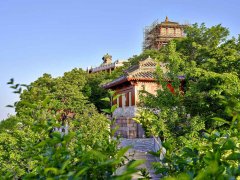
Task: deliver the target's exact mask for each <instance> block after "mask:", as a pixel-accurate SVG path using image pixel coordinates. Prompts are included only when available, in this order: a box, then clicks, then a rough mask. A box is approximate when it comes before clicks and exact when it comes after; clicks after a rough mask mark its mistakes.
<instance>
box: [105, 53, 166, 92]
mask: <svg viewBox="0 0 240 180" xmlns="http://www.w3.org/2000/svg"><path fill="white" fill-rule="evenodd" d="M156 66H157V62H156V61H155V60H154V59H152V58H150V57H148V58H147V59H145V60H143V61H140V62H139V63H138V64H137V65H134V66H131V67H130V68H128V69H127V70H125V72H124V75H123V76H121V77H119V78H117V79H115V80H113V81H111V82H109V83H107V84H104V85H103V87H104V88H106V89H108V88H111V87H114V86H117V85H119V84H122V83H124V82H127V81H135V80H137V81H155V77H154V76H155V75H154V72H155V70H156ZM160 66H161V67H164V66H165V64H163V63H161V64H160Z"/></svg>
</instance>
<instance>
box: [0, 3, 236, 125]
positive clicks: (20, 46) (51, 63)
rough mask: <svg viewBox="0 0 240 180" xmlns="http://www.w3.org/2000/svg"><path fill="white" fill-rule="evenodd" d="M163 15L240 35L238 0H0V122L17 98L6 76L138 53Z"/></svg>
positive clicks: (23, 78)
mask: <svg viewBox="0 0 240 180" xmlns="http://www.w3.org/2000/svg"><path fill="white" fill-rule="evenodd" d="M166 15H167V16H168V17H169V19H170V20H172V21H177V22H180V23H185V22H188V23H195V22H197V23H202V22H205V23H206V25H207V26H212V25H216V24H222V25H223V26H225V27H228V28H229V30H230V32H231V36H235V37H236V36H237V35H238V34H239V33H240V30H239V28H240V1H239V0H228V1H226V0H201V1H196V0H164V1H163V0H1V1H0V67H1V71H0V120H1V119H4V118H6V117H7V114H9V113H10V114H11V113H13V112H14V111H13V110H12V109H9V108H5V106H6V105H7V104H12V103H13V102H14V101H16V100H17V99H18V97H17V96H16V95H15V94H13V93H11V89H9V88H8V86H7V85H6V82H7V81H8V80H9V79H10V78H12V77H13V78H14V79H15V80H16V81H17V82H20V83H27V84H29V83H30V82H32V81H34V80H36V79H37V78H38V77H40V76H41V75H42V74H43V73H49V74H52V76H54V77H56V76H61V75H62V74H63V73H64V72H66V71H70V70H71V69H72V68H74V67H81V68H83V69H85V68H86V67H87V66H91V65H95V66H97V65H99V64H100V63H101V58H102V56H103V55H104V54H105V53H109V54H111V55H112V56H113V59H114V60H116V59H127V58H129V57H131V56H132V55H135V54H139V53H141V50H142V42H143V28H144V27H145V26H147V25H150V24H151V23H152V22H153V21H155V20H156V19H159V21H163V20H164V19H165V16H166Z"/></svg>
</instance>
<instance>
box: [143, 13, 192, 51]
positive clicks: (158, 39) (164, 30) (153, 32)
mask: <svg viewBox="0 0 240 180" xmlns="http://www.w3.org/2000/svg"><path fill="white" fill-rule="evenodd" d="M186 26H187V25H181V24H179V23H177V22H172V21H169V19H168V17H166V19H165V21H164V22H161V23H159V22H158V21H155V22H154V23H153V24H152V25H151V26H147V27H146V28H145V30H144V43H143V50H146V49H157V50H158V49H160V48H161V47H162V46H164V45H166V44H167V43H168V42H169V41H170V40H172V39H174V38H181V37H184V28H185V27H186Z"/></svg>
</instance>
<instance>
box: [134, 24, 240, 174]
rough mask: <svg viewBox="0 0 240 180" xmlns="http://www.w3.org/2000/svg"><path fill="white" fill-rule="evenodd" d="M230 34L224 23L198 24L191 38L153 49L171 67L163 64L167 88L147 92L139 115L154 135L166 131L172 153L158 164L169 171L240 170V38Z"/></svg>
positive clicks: (191, 29) (163, 135)
mask: <svg viewBox="0 0 240 180" xmlns="http://www.w3.org/2000/svg"><path fill="white" fill-rule="evenodd" d="M228 34H229V32H228V30H227V29H226V28H224V27H222V26H221V25H217V26H213V27H211V28H206V27H205V25H204V24H201V25H200V26H199V25H197V24H194V25H193V26H190V27H188V28H187V29H186V37H185V38H182V39H178V40H174V41H171V42H170V43H169V44H168V45H167V46H165V47H164V48H162V49H161V50H160V51H159V52H158V53H157V54H158V55H156V52H153V56H155V57H156V59H157V60H158V61H161V62H166V63H168V64H167V66H168V69H169V71H168V72H167V73H163V72H162V70H161V69H160V68H158V69H157V72H156V78H157V79H158V82H159V83H160V84H161V85H162V89H161V90H159V91H158V92H157V95H156V96H155V95H151V94H148V93H147V92H145V95H144V94H143V96H142V103H141V104H143V106H144V109H142V110H140V111H139V115H138V117H137V118H136V121H138V122H140V123H141V124H142V125H143V127H144V128H145V130H146V132H147V134H148V135H153V136H156V137H161V139H162V141H163V146H164V147H165V148H166V149H167V153H166V155H165V159H164V160H163V162H162V163H161V164H159V163H157V164H155V167H156V169H157V172H159V173H163V174H164V175H165V176H176V178H177V179H219V178H220V179H232V178H234V177H237V176H239V175H240V171H239V167H240V158H239V154H240V151H239V149H240V147H239V145H240V139H239V137H240V134H239V130H240V129H239V124H240V122H239V121H240V115H239V114H240V79H239V77H240V76H239V69H240V48H239V47H240V38H238V39H235V38H231V39H228V38H227V37H228ZM145 53H146V52H145ZM143 55H144V54H143ZM143 55H141V56H143ZM139 57H140V56H139ZM139 57H136V58H135V59H133V60H132V61H133V62H134V61H136V60H138V58H139ZM181 77H184V79H183V78H181ZM168 84H171V85H172V87H173V88H174V92H171V91H170V90H169V86H168ZM146 107H147V108H146ZM172 179H174V178H172Z"/></svg>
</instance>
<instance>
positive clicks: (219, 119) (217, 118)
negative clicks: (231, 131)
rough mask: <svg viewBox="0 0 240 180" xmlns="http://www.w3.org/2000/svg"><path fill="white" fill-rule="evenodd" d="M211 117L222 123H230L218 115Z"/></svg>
mask: <svg viewBox="0 0 240 180" xmlns="http://www.w3.org/2000/svg"><path fill="white" fill-rule="evenodd" d="M212 119H213V120H215V121H219V122H222V123H223V124H230V123H229V122H228V121H226V120H224V119H222V118H219V117H214V118H212Z"/></svg>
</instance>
